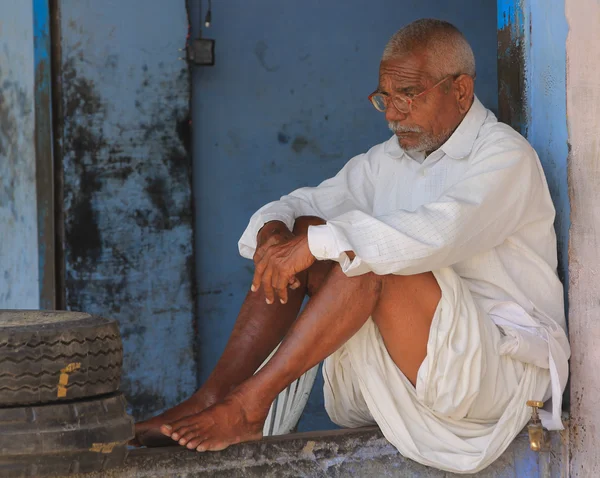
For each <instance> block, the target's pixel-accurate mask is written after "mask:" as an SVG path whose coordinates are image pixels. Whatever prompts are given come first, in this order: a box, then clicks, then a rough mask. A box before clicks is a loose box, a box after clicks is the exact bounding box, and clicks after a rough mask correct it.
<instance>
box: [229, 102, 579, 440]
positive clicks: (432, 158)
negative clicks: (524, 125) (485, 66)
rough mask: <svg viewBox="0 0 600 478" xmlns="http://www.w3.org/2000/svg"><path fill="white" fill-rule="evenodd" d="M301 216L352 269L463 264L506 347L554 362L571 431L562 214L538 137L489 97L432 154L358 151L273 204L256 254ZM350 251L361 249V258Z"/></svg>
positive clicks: (313, 238) (387, 148) (247, 253)
mask: <svg viewBox="0 0 600 478" xmlns="http://www.w3.org/2000/svg"><path fill="white" fill-rule="evenodd" d="M299 216H319V217H321V218H323V219H325V220H326V221H327V224H325V225H322V226H311V227H310V228H309V230H308V244H309V248H310V250H311V252H312V253H313V255H314V256H315V257H316V258H317V259H319V260H326V259H329V260H334V261H337V262H339V263H340V264H341V266H342V269H343V271H344V272H345V273H346V274H347V275H348V276H355V275H359V274H364V273H366V272H370V271H372V272H374V273H376V274H417V273H421V272H426V271H434V270H437V269H442V268H444V267H452V268H453V269H454V270H455V271H456V272H457V273H458V275H459V276H460V277H461V278H462V279H463V280H464V281H465V282H466V283H467V285H468V288H469V289H470V291H471V293H472V295H473V297H474V299H475V301H476V302H477V303H478V305H479V306H480V307H481V308H482V309H483V310H484V311H485V312H487V313H488V314H489V315H490V317H491V318H492V320H493V321H494V322H495V323H496V324H497V325H499V326H501V327H502V329H503V331H504V332H505V333H506V337H507V338H506V341H505V343H504V344H503V346H502V349H501V350H500V353H503V354H508V355H511V356H513V357H514V358H516V359H518V360H520V361H523V362H526V363H532V364H535V365H538V366H540V367H543V368H547V369H549V370H550V374H551V378H552V396H553V401H552V413H547V412H546V413H543V412H542V420H543V422H544V425H545V426H546V427H548V428H549V429H562V421H561V417H560V415H561V398H562V392H563V390H564V387H565V385H566V381H567V376H568V364H567V361H568V358H569V355H570V349H569V343H568V339H567V337H566V323H565V317H564V306H563V288H562V284H561V283H560V281H559V279H558V276H557V274H556V267H557V250H556V235H555V232H554V226H553V224H554V216H555V210H554V206H553V204H552V200H551V198H550V193H549V191H548V186H547V183H546V179H545V176H544V172H543V170H542V167H541V165H540V162H539V159H538V157H537V155H536V153H535V151H534V150H533V148H532V147H531V146H530V145H529V143H528V142H527V141H526V140H525V139H524V138H523V137H522V136H521V135H519V134H518V133H517V132H516V131H514V130H513V129H512V128H510V127H509V126H507V125H505V124H503V123H499V122H498V121H497V119H496V117H495V116H494V115H493V113H492V112H491V111H489V110H487V109H485V107H484V106H483V105H482V104H481V103H480V102H479V100H478V99H477V98H475V101H474V103H473V105H472V107H471V109H470V110H469V112H468V113H467V115H466V116H465V118H464V120H463V121H462V122H461V124H460V125H459V126H458V128H457V129H456V130H455V132H454V133H453V134H452V136H451V137H450V138H449V139H448V140H447V141H446V143H444V145H443V146H442V147H441V148H439V149H438V150H437V151H435V152H433V153H431V154H430V155H429V156H427V157H426V158H425V157H424V155H423V154H422V153H421V154H419V153H416V154H412V155H409V154H408V153H406V152H405V151H403V150H402V149H401V148H400V146H399V144H398V140H397V138H396V136H393V137H392V138H390V139H389V140H388V141H386V142H384V143H382V144H378V145H376V146H374V147H373V148H371V149H370V150H369V151H368V152H367V153H365V154H360V155H358V156H356V157H354V158H352V159H351V160H350V161H349V162H348V163H346V165H345V166H344V167H343V169H342V170H341V171H340V172H339V173H338V174H337V175H336V176H335V177H333V178H331V179H328V180H326V181H324V182H323V183H321V184H320V185H319V186H317V187H314V188H301V189H298V190H296V191H294V192H292V193H291V194H289V195H288V196H284V197H282V198H281V199H280V200H279V201H275V202H272V203H269V204H267V205H266V206H264V207H263V208H261V209H260V210H259V211H257V212H256V213H255V214H254V215H253V216H252V218H251V220H250V224H249V225H248V227H247V229H246V231H245V232H244V234H243V235H242V237H241V239H240V241H239V250H240V253H241V254H242V256H244V257H247V258H252V257H253V254H254V251H255V249H256V237H257V234H258V231H259V230H260V228H261V227H262V226H263V225H264V224H265V223H266V222H269V221H273V220H279V221H282V222H284V223H285V224H286V225H287V226H288V227H289V228H290V230H291V229H292V228H293V225H294V221H295V219H296V218H297V217H299ZM345 251H353V252H354V253H355V254H356V257H355V259H354V260H352V261H351V260H350V259H349V258H348V256H347V255H346V254H345Z"/></svg>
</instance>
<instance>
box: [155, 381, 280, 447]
mask: <svg viewBox="0 0 600 478" xmlns="http://www.w3.org/2000/svg"><path fill="white" fill-rule="evenodd" d="M249 396H252V395H249V394H240V393H236V392H232V393H230V394H229V395H227V397H226V398H225V399H224V400H223V401H222V402H219V403H218V404H216V405H213V406H211V407H210V408H207V409H206V410H204V411H203V412H200V413H198V414H196V415H192V416H189V417H185V418H182V419H180V420H177V421H175V422H172V423H170V424H167V425H163V426H162V427H161V428H160V430H161V432H162V433H163V434H164V435H165V436H167V437H170V438H171V439H172V440H175V441H177V442H178V443H179V444H180V445H182V446H186V447H187V448H189V449H190V450H194V449H195V450H197V451H218V450H224V449H225V448H227V447H228V446H229V445H233V444H235V443H241V442H246V441H253V440H260V439H261V438H262V436H263V435H262V430H263V426H264V423H265V420H266V419H267V415H268V413H269V406H270V405H271V404H270V402H269V403H267V406H266V407H264V406H262V405H261V406H257V404H256V400H248V399H247V398H246V397H249Z"/></svg>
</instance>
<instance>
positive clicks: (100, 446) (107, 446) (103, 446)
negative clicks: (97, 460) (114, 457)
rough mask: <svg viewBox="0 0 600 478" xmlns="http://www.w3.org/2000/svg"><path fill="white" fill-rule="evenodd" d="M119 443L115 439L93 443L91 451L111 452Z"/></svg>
mask: <svg viewBox="0 0 600 478" xmlns="http://www.w3.org/2000/svg"><path fill="white" fill-rule="evenodd" d="M118 444H119V442H118V441H113V442H110V443H93V444H92V448H90V451H94V452H96V453H110V452H112V451H113V448H114V447H116V446H117V445H118Z"/></svg>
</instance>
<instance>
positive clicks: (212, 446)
mask: <svg viewBox="0 0 600 478" xmlns="http://www.w3.org/2000/svg"><path fill="white" fill-rule="evenodd" d="M229 445H231V443H227V442H212V443H208V444H206V445H205V446H206V449H207V450H210V451H221V450H224V449H225V448H227V447H228V446H229Z"/></svg>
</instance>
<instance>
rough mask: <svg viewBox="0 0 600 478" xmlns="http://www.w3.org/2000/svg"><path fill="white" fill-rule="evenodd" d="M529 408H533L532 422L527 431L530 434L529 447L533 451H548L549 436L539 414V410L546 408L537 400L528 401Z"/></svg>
mask: <svg viewBox="0 0 600 478" xmlns="http://www.w3.org/2000/svg"><path fill="white" fill-rule="evenodd" d="M527 406H528V407H531V408H532V412H531V421H530V422H529V424H528V425H527V431H528V432H529V446H530V447H531V449H532V450H533V451H544V450H545V449H547V444H548V434H547V432H546V430H545V429H544V427H543V426H542V422H541V420H540V416H539V413H538V409H539V408H542V407H543V406H544V402H540V401H537V400H528V401H527Z"/></svg>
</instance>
